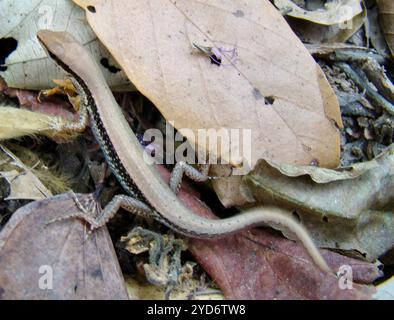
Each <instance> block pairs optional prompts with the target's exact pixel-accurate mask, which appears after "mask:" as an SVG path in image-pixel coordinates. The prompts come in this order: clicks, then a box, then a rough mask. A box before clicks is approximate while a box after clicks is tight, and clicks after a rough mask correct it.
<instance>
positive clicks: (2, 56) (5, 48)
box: [0, 38, 18, 71]
mask: <svg viewBox="0 0 394 320" xmlns="http://www.w3.org/2000/svg"><path fill="white" fill-rule="evenodd" d="M17 47H18V41H16V39H14V38H3V39H0V71H6V70H7V67H6V66H4V64H5V60H6V59H7V57H8V56H9V55H10V54H11V53H12V52H14V51H15V49H16V48H17Z"/></svg>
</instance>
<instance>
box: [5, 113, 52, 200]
mask: <svg viewBox="0 0 394 320" xmlns="http://www.w3.org/2000/svg"><path fill="white" fill-rule="evenodd" d="M0 110H1V109H0ZM0 152H1V153H2V156H1V158H3V157H5V159H6V161H7V162H6V163H7V165H11V166H13V167H14V168H15V169H14V170H7V171H0V176H1V177H3V178H4V179H6V181H7V182H8V183H9V185H10V194H9V195H8V197H7V198H6V199H5V200H17V199H28V200H41V199H45V198H47V197H50V196H52V193H51V191H49V190H48V189H47V188H46V187H45V186H44V184H43V183H42V182H41V181H40V179H38V178H37V177H36V176H35V175H34V173H33V172H32V170H31V169H30V168H28V167H27V166H25V165H24V164H23V163H22V161H20V160H19V159H18V158H17V157H16V156H15V155H14V154H12V152H11V151H10V150H8V149H7V148H6V147H5V146H3V145H0Z"/></svg>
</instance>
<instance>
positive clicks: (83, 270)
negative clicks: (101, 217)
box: [0, 194, 128, 300]
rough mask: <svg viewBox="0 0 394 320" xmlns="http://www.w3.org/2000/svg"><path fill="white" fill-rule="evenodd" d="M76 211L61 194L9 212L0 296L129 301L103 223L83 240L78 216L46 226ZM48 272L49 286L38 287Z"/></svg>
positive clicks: (0, 254)
mask: <svg viewBox="0 0 394 320" xmlns="http://www.w3.org/2000/svg"><path fill="white" fill-rule="evenodd" d="M59 208H61V209H60V210H59ZM75 210H79V209H78V208H77V207H76V205H75V202H74V200H73V198H72V197H71V196H70V194H63V195H60V196H56V197H53V198H49V199H46V200H42V201H36V202H32V203H30V204H28V205H26V206H24V207H23V208H21V209H19V210H18V211H16V212H15V213H14V214H13V216H12V217H11V219H10V220H9V221H8V223H7V224H6V226H5V227H4V228H3V229H2V231H1V233H0V299H62V300H63V299H128V296H127V292H126V288H125V285H124V279H123V276H122V273H121V270H120V267H119V264H118V261H117V257H116V254H115V251H114V248H113V245H112V241H111V238H110V236H109V234H108V231H107V228H106V227H102V228H100V229H98V230H96V231H95V232H94V233H92V234H91V235H90V236H89V237H88V238H86V235H87V230H88V229H87V226H86V224H85V223H83V222H82V221H80V220H77V219H68V220H63V221H59V222H53V223H51V224H48V222H49V221H51V220H53V219H56V218H59V217H61V216H63V215H66V214H70V213H72V212H74V211H75ZM48 270H49V271H48ZM51 275H52V276H53V281H52V282H51V283H52V285H53V288H52V289H45V288H44V289H42V288H41V289H40V287H39V284H40V283H41V284H44V285H50V282H49V281H48V280H47V279H49V278H43V277H45V276H48V277H50V276H51ZM40 279H41V280H40ZM43 279H46V280H45V281H44V280H43Z"/></svg>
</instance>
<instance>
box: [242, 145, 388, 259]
mask: <svg viewBox="0 0 394 320" xmlns="http://www.w3.org/2000/svg"><path fill="white" fill-rule="evenodd" d="M376 162H377V163H378V165H377V166H376V165H374V166H372V167H370V163H367V164H366V169H367V170H365V172H364V173H363V174H361V175H360V176H358V177H356V178H352V179H350V180H349V179H348V180H339V181H332V182H329V183H323V184H319V183H316V182H314V181H313V180H312V179H311V178H310V177H307V176H305V177H297V178H292V177H288V176H286V175H284V174H282V173H280V172H279V171H278V169H275V168H273V167H271V166H270V165H268V164H267V162H263V161H261V162H260V163H259V165H258V166H257V167H256V170H255V171H254V172H253V173H252V174H250V175H249V176H247V177H245V179H244V182H245V183H246V186H244V187H245V188H246V187H247V190H248V192H249V193H251V194H252V195H253V197H254V199H255V201H256V202H260V203H265V204H268V203H271V204H275V205H279V206H282V207H283V206H284V207H288V208H289V209H290V210H294V211H295V212H296V213H297V215H298V216H299V218H300V220H301V222H302V223H303V224H304V225H305V226H306V228H307V229H308V230H309V231H310V233H311V235H312V237H313V238H314V240H315V242H316V243H317V244H318V245H319V246H321V247H328V248H336V249H343V250H357V251H359V252H360V253H361V254H362V255H364V256H365V257H366V258H367V259H368V260H370V261H372V260H374V259H377V258H378V257H379V256H380V255H382V254H384V253H385V252H386V251H388V250H389V249H390V248H391V247H393V245H394V215H393V198H394V194H393V192H392V190H393V187H394V185H393V181H394V180H393V178H394V156H393V153H392V148H390V149H389V150H388V151H387V152H386V153H385V154H384V155H383V156H381V157H378V158H377V159H376ZM363 165H364V163H360V164H357V165H355V166H353V167H356V168H357V169H356V170H355V171H358V172H362V171H364V168H363ZM282 172H285V171H283V170H282Z"/></svg>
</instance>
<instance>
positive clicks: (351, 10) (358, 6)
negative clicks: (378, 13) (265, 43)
mask: <svg viewBox="0 0 394 320" xmlns="http://www.w3.org/2000/svg"><path fill="white" fill-rule="evenodd" d="M275 5H276V6H277V7H278V8H279V9H280V10H281V12H282V13H283V14H285V15H287V16H289V17H291V20H290V21H289V22H290V25H291V26H292V28H293V30H295V31H296V33H297V34H298V36H299V37H300V38H301V39H302V40H304V41H305V42H310V43H336V42H345V41H346V40H348V39H349V38H350V37H351V36H352V35H353V34H354V33H355V32H356V31H357V30H358V29H360V27H361V26H362V25H363V24H364V22H365V18H366V15H367V10H366V8H365V5H364V4H363V2H362V1H361V0H333V1H329V2H327V3H326V5H325V7H324V8H322V9H318V10H314V11H308V10H305V9H303V8H301V7H299V6H297V5H296V4H295V3H294V2H293V1H292V0H275Z"/></svg>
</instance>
